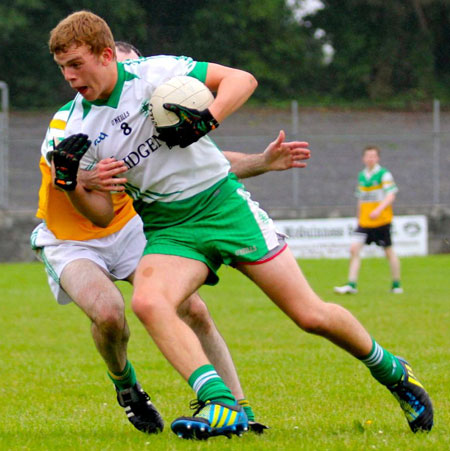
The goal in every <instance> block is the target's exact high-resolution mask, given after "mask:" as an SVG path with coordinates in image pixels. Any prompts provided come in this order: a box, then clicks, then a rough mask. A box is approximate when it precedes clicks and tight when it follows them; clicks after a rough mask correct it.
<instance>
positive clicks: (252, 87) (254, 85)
mask: <svg viewBox="0 0 450 451" xmlns="http://www.w3.org/2000/svg"><path fill="white" fill-rule="evenodd" d="M245 74H246V77H247V80H248V86H249V88H250V90H251V92H253V91H254V90H255V89H256V88H257V87H258V80H257V79H256V78H255V76H254V75H252V74H251V73H250V72H245Z"/></svg>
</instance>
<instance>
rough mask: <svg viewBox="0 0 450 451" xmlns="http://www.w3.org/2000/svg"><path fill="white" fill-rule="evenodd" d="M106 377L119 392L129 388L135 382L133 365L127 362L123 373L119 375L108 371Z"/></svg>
mask: <svg viewBox="0 0 450 451" xmlns="http://www.w3.org/2000/svg"><path fill="white" fill-rule="evenodd" d="M108 376H109V378H110V379H111V380H112V381H113V382H114V385H115V386H116V387H117V388H118V389H119V390H125V389H126V388H130V387H132V386H133V385H134V384H135V383H136V381H137V379H136V372H135V371H134V368H133V365H132V364H131V362H129V361H128V360H127V363H126V364H125V368H124V369H123V371H121V372H120V373H113V372H112V371H109V370H108Z"/></svg>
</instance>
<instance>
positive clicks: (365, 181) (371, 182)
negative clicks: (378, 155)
mask: <svg viewBox="0 0 450 451" xmlns="http://www.w3.org/2000/svg"><path fill="white" fill-rule="evenodd" d="M386 172H389V171H388V170H387V169H386V168H383V167H380V169H379V170H378V171H377V172H375V173H374V174H372V175H371V176H370V177H366V174H365V172H364V171H361V172H360V173H359V174H358V182H359V186H364V187H366V188H369V187H371V186H376V185H381V183H382V179H383V175H384V174H386Z"/></svg>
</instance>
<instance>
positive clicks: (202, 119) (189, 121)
mask: <svg viewBox="0 0 450 451" xmlns="http://www.w3.org/2000/svg"><path fill="white" fill-rule="evenodd" d="M163 107H164V108H165V109H166V110H167V111H171V112H172V113H175V114H176V115H177V116H178V117H179V118H180V121H179V122H177V123H176V124H175V125H170V126H168V127H156V131H157V132H158V133H159V136H158V138H159V139H161V140H162V141H165V142H166V144H167V145H168V146H169V147H173V146H180V147H187V146H189V145H190V144H192V143H194V142H195V141H198V140H199V139H200V138H201V137H202V136H205V135H206V134H207V133H208V132H210V131H211V130H214V129H215V128H217V127H218V126H219V123H218V122H217V121H216V120H215V119H214V117H213V116H212V114H211V113H210V112H209V110H208V109H206V110H203V111H199V110H194V109H192V108H187V107H185V106H181V105H177V104H176V103H165V104H164V105H163Z"/></svg>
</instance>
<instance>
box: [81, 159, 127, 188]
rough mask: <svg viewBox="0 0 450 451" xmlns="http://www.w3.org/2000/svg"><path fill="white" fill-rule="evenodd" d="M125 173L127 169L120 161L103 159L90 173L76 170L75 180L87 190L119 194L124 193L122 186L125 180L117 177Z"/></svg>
mask: <svg viewBox="0 0 450 451" xmlns="http://www.w3.org/2000/svg"><path fill="white" fill-rule="evenodd" d="M126 171H127V167H126V165H125V163H124V162H123V161H122V160H119V161H117V160H116V159H115V158H105V159H104V160H101V161H99V162H98V163H97V164H96V165H95V166H94V168H93V169H92V170H90V171H86V170H83V169H78V175H77V179H78V182H79V183H81V184H82V185H83V186H84V188H86V189H87V190H97V191H104V192H111V191H116V192H121V191H125V186H124V184H125V183H126V182H127V179H126V177H119V176H120V174H123V173H124V172H126Z"/></svg>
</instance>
